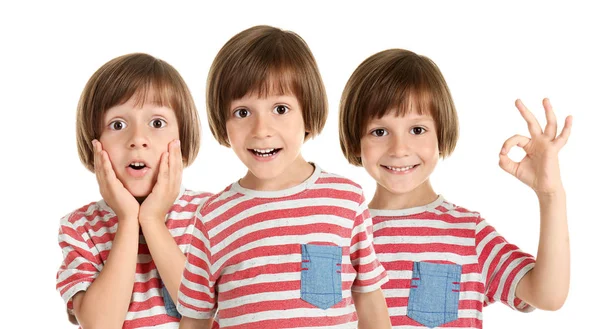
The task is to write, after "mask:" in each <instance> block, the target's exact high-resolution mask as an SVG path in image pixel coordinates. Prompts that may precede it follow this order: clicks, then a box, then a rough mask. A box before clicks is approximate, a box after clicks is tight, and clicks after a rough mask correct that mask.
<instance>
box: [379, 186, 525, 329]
mask: <svg viewBox="0 0 600 329" xmlns="http://www.w3.org/2000/svg"><path fill="white" fill-rule="evenodd" d="M371 214H372V216H373V244H374V246H375V251H376V252H377V257H378V258H379V260H380V261H381V263H382V265H383V266H384V267H385V268H386V270H387V272H388V276H389V278H390V280H389V282H388V283H386V284H385V285H384V286H383V287H382V289H383V292H384V295H385V297H386V301H387V305H388V310H389V313H390V317H391V322H392V326H393V328H403V329H404V328H421V327H425V326H424V325H422V324H421V323H419V322H416V321H415V320H413V319H411V318H410V317H408V316H407V309H409V295H410V294H409V292H410V290H411V285H413V288H419V287H415V286H414V283H412V284H411V279H412V278H413V264H414V263H415V262H427V263H437V264H458V265H461V266H462V273H461V275H460V282H457V283H456V284H457V285H456V292H457V293H458V319H456V320H453V321H450V322H448V323H446V324H445V325H443V327H452V328H482V308H483V306H487V305H489V304H491V303H493V302H494V301H497V300H499V301H501V302H502V303H504V304H506V305H508V306H510V307H511V308H513V309H516V310H520V311H524V312H528V311H531V310H533V308H532V307H531V306H530V305H528V304H526V303H525V302H523V301H521V300H520V299H518V298H517V297H516V296H515V290H516V287H517V284H518V283H519V280H520V279H521V278H522V277H523V276H524V275H525V274H526V273H527V272H528V271H529V270H531V269H532V268H533V266H534V265H535V259H534V258H533V257H532V256H531V255H529V254H526V253H524V252H522V251H521V250H519V248H517V247H516V246H515V245H512V244H510V243H508V242H507V241H506V240H505V239H504V238H503V237H502V236H501V235H499V234H498V233H497V232H496V231H495V230H494V228H493V227H492V226H490V225H488V223H487V222H486V221H485V220H484V219H482V218H481V217H480V216H479V213H477V212H471V211H469V210H467V209H464V208H461V207H457V206H455V205H453V204H451V203H449V202H447V201H445V200H444V199H443V198H442V196H439V197H438V199H437V200H435V201H434V202H433V203H431V204H428V205H426V206H422V207H415V208H410V209H401V210H376V209H371ZM412 282H415V281H412Z"/></svg>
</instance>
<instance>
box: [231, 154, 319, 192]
mask: <svg viewBox="0 0 600 329" xmlns="http://www.w3.org/2000/svg"><path fill="white" fill-rule="evenodd" d="M314 170H315V167H314V166H313V165H311V164H310V163H308V162H307V161H306V160H304V158H303V157H302V155H298V157H297V158H296V160H294V162H293V163H292V164H291V165H290V166H289V167H288V168H286V169H285V170H284V171H283V172H282V173H281V174H279V175H278V176H276V177H272V178H269V179H262V178H259V177H256V176H255V175H254V174H253V173H252V172H251V171H250V170H248V172H247V173H246V175H245V176H244V177H243V178H242V179H240V182H239V184H240V186H242V187H244V188H247V189H251V190H256V191H279V190H285V189H288V188H290V187H294V186H296V185H299V184H300V183H302V182H304V181H305V180H307V179H308V178H309V177H310V176H311V175H312V174H313V172H314Z"/></svg>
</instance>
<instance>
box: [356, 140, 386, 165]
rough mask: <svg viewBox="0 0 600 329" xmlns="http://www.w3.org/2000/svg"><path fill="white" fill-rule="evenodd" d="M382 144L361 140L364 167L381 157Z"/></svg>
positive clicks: (361, 156)
mask: <svg viewBox="0 0 600 329" xmlns="http://www.w3.org/2000/svg"><path fill="white" fill-rule="evenodd" d="M380 148H381V145H376V144H374V143H369V142H368V141H365V140H361V142H360V158H361V162H362V164H363V166H364V167H368V166H371V165H373V164H375V163H376V162H377V161H378V159H379V154H380V153H381V150H380Z"/></svg>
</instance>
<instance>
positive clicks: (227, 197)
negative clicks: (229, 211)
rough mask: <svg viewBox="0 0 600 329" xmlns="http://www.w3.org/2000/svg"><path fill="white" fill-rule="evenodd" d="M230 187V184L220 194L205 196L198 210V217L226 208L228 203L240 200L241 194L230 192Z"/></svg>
mask: <svg viewBox="0 0 600 329" xmlns="http://www.w3.org/2000/svg"><path fill="white" fill-rule="evenodd" d="M232 186H233V184H230V185H228V186H227V187H226V188H224V189H223V190H222V191H220V192H217V193H214V194H212V193H211V194H208V195H205V196H204V198H203V199H202V203H201V205H200V207H199V208H198V213H199V215H204V214H206V213H208V212H211V211H212V210H215V209H217V208H221V207H226V206H227V203H228V202H229V201H231V200H233V199H238V198H240V197H241V196H242V194H240V193H238V192H236V191H234V190H232V189H231V187H232Z"/></svg>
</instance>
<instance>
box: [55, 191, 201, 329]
mask: <svg viewBox="0 0 600 329" xmlns="http://www.w3.org/2000/svg"><path fill="white" fill-rule="evenodd" d="M209 196H211V194H209V193H200V192H194V191H190V190H184V189H182V190H181V191H180V195H179V197H178V198H177V200H176V201H175V203H174V204H173V207H172V208H171V210H170V211H169V213H168V214H167V217H166V221H165V225H166V226H167V228H168V229H169V231H170V232H171V235H172V236H173V239H174V240H175V242H176V243H177V245H178V246H179V248H180V250H181V251H182V252H186V251H187V249H188V246H189V243H190V240H191V233H192V231H193V227H194V218H195V216H194V214H195V213H196V210H197V208H198V207H199V206H200V205H201V204H203V203H204V201H206V200H207V199H208V197H209ZM117 225H118V219H117V216H116V215H115V213H114V212H113V210H112V209H111V208H110V207H109V206H108V205H107V204H106V203H105V202H104V200H101V201H98V202H92V203H90V204H88V205H86V206H83V207H81V208H79V209H77V210H75V211H74V212H72V213H70V214H68V215H66V216H65V217H63V218H62V219H61V221H60V229H59V233H58V243H59V245H60V247H61V249H62V252H63V262H62V264H61V266H60V269H59V270H58V273H57V275H56V289H57V290H58V292H59V293H60V294H61V296H62V298H63V299H64V301H65V303H66V304H67V309H68V311H69V312H72V310H73V302H72V298H73V296H74V295H75V294H76V293H78V292H80V291H86V290H87V289H88V287H89V286H90V285H91V284H92V282H94V280H95V279H96V277H97V276H98V274H100V271H102V268H103V267H104V264H105V262H106V260H107V259H108V255H109V253H110V249H111V246H112V241H113V239H114V237H115V234H116V231H117ZM162 287H163V283H162V281H161V280H160V275H159V273H158V271H157V269H156V265H155V264H154V262H153V261H152V256H151V255H150V252H149V250H148V246H147V245H146V241H145V239H144V236H143V235H142V233H141V230H140V238H139V247H138V255H137V266H136V274H135V282H134V285H133V294H132V296H131V302H130V304H129V310H128V312H127V316H126V317H125V322H124V323H123V328H149V327H152V328H179V319H178V318H177V317H174V316H170V315H168V314H167V312H166V309H165V304H164V300H163V291H162Z"/></svg>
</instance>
